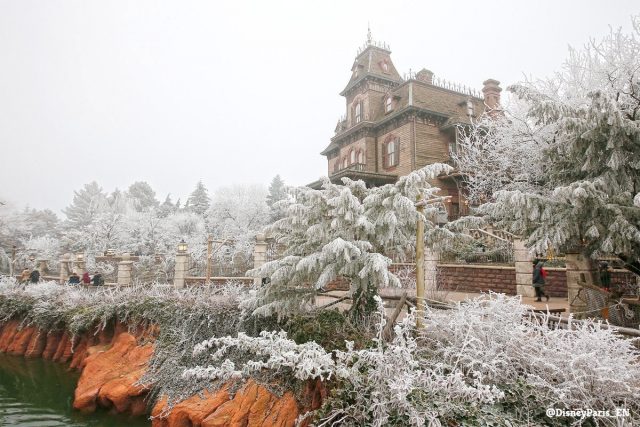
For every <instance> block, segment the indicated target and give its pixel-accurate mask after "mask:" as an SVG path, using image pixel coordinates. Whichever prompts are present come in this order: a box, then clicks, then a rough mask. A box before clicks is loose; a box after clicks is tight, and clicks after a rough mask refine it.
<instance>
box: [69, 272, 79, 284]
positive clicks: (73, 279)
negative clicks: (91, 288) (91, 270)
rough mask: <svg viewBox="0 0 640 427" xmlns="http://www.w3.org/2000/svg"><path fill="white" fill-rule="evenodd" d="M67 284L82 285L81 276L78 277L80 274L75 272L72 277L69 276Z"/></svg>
mask: <svg viewBox="0 0 640 427" xmlns="http://www.w3.org/2000/svg"><path fill="white" fill-rule="evenodd" d="M67 283H69V284H70V285H77V284H79V283H80V276H78V273H76V272H75V271H74V272H73V273H71V275H70V276H69V280H67Z"/></svg>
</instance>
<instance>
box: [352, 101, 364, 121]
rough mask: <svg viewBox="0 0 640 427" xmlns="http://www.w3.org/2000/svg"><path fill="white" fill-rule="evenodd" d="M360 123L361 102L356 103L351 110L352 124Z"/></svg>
mask: <svg viewBox="0 0 640 427" xmlns="http://www.w3.org/2000/svg"><path fill="white" fill-rule="evenodd" d="M361 121H362V101H358V102H356V105H355V107H354V109H353V123H354V124H355V123H360V122H361Z"/></svg>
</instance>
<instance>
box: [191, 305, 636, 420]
mask: <svg viewBox="0 0 640 427" xmlns="http://www.w3.org/2000/svg"><path fill="white" fill-rule="evenodd" d="M378 302H379V304H380V300H379V299H378ZM382 313H384V311H383V309H382V307H381V304H380V307H379V315H382ZM546 320H547V319H539V318H536V317H533V316H530V315H528V314H527V311H526V307H525V306H523V305H522V304H521V303H520V299H519V298H517V297H515V298H514V297H506V296H504V295H497V294H490V295H489V296H488V297H486V298H478V299H475V300H472V301H469V302H465V303H461V304H458V305H457V306H456V307H455V308H454V309H452V310H430V311H428V312H427V314H426V317H425V323H426V327H425V328H424V329H423V330H420V331H419V332H417V331H416V330H415V328H414V326H413V325H414V324H415V317H414V314H413V313H410V314H409V315H408V316H406V317H405V318H404V319H403V320H402V321H401V322H400V323H399V324H397V325H395V328H394V331H395V335H394V338H393V339H392V341H391V342H388V343H387V342H385V341H384V340H383V339H382V331H383V329H384V325H385V320H384V317H382V316H380V320H379V322H378V325H377V326H378V333H377V337H376V338H375V339H374V340H373V346H371V347H370V348H365V349H355V348H354V345H353V343H351V342H347V350H346V351H339V350H335V351H333V352H327V351H326V350H324V349H323V348H322V347H320V346H318V345H317V344H315V343H305V344H296V343H295V342H294V341H292V340H290V339H289V338H287V336H286V334H285V333H284V332H269V333H262V334H261V335H260V336H259V337H250V336H247V335H246V334H238V335H237V336H234V337H223V338H213V339H210V340H206V341H203V342H202V343H201V344H199V345H198V346H196V348H195V353H197V354H201V353H202V352H206V351H210V352H211V354H210V357H209V360H208V365H207V366H206V367H205V366H201V367H196V368H192V369H187V370H185V371H184V373H183V377H184V378H186V379H193V378H197V379H200V380H201V379H215V380H222V381H226V380H233V379H239V378H243V377H248V376H252V375H256V374H257V373H259V372H260V371H263V370H272V371H275V372H278V373H279V374H280V375H284V374H287V373H288V374H291V375H293V376H295V377H296V378H297V379H299V380H307V379H315V378H322V379H330V380H332V381H333V384H334V390H333V393H332V396H331V397H330V398H329V399H327V401H325V404H324V407H323V408H322V409H321V411H319V413H318V414H316V415H317V418H318V421H317V422H318V424H317V425H321V426H325V425H371V426H384V425H402V426H404V425H415V426H423V425H428V426H444V425H451V423H457V424H455V425H465V426H470V425H476V426H485V425H491V424H492V423H495V424H494V425H498V424H499V425H514V426H515V425H530V426H542V425H558V426H560V425H583V424H584V423H587V425H604V426H606V425H612V426H613V425H617V424H616V423H619V422H624V421H627V422H630V423H631V425H633V423H634V422H638V420H639V419H640V418H639V414H640V406H639V405H638V403H637V400H636V399H635V397H636V396H638V395H640V382H639V378H640V367H639V366H638V362H639V360H638V352H637V350H636V349H635V348H634V346H633V342H632V341H630V340H627V339H623V338H621V337H619V336H618V335H617V334H616V333H615V331H614V330H612V329H607V328H605V327H603V325H601V324H598V323H584V324H579V325H577V324H574V325H573V326H574V328H573V329H567V330H564V329H555V328H552V327H550V326H548V322H546ZM231 349H233V350H235V351H237V352H240V353H243V354H245V355H246V357H247V359H246V361H245V364H244V365H242V366H240V365H238V364H236V363H234V362H232V361H231V360H229V359H227V358H225V356H226V355H227V354H228V353H229V352H230V351H231ZM619 407H623V408H626V409H629V410H630V413H631V415H630V417H627V419H626V420H623V419H622V418H619V419H616V418H594V419H589V420H584V419H577V418H568V419H565V418H553V419H552V418H547V417H546V416H545V409H547V408H564V409H588V408H591V409H595V410H610V411H611V412H615V409H616V408H619ZM589 423H590V424H589Z"/></svg>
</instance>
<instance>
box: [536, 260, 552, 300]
mask: <svg viewBox="0 0 640 427" xmlns="http://www.w3.org/2000/svg"><path fill="white" fill-rule="evenodd" d="M543 266H544V261H542V260H539V261H538V262H537V263H536V264H535V267H533V288H534V289H535V291H536V298H537V299H536V302H542V297H545V298H546V299H547V301H549V295H547V294H545V293H544V284H545V282H544V279H545V276H546V275H547V274H546V271H544V269H543V268H542V267H543Z"/></svg>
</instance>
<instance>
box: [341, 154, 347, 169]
mask: <svg viewBox="0 0 640 427" xmlns="http://www.w3.org/2000/svg"><path fill="white" fill-rule="evenodd" d="M346 168H347V156H344V157H343V158H342V169H346Z"/></svg>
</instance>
